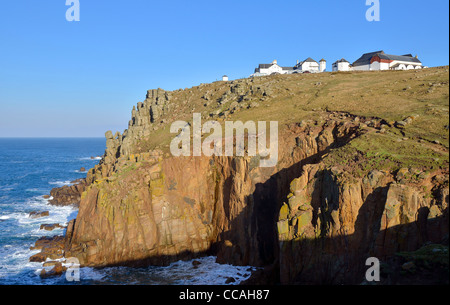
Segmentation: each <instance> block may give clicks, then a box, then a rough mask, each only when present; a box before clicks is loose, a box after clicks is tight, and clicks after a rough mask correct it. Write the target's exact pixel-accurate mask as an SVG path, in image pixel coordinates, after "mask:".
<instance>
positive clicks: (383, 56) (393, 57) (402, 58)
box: [378, 54, 421, 63]
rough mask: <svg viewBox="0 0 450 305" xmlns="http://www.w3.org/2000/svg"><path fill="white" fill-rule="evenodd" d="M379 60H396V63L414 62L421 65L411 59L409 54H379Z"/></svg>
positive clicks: (417, 60) (416, 59)
mask: <svg viewBox="0 0 450 305" xmlns="http://www.w3.org/2000/svg"><path fill="white" fill-rule="evenodd" d="M378 56H379V57H380V59H387V60H398V61H406V62H415V63H421V62H420V60H419V59H418V58H415V57H413V56H412V55H411V54H408V55H389V54H380V55H378Z"/></svg>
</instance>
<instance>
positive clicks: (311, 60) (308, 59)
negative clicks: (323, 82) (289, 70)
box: [302, 57, 317, 63]
mask: <svg viewBox="0 0 450 305" xmlns="http://www.w3.org/2000/svg"><path fill="white" fill-rule="evenodd" d="M304 62H315V63H317V61H315V60H314V59H312V58H311V57H308V58H307V59H305V60H304V61H302V63H304Z"/></svg>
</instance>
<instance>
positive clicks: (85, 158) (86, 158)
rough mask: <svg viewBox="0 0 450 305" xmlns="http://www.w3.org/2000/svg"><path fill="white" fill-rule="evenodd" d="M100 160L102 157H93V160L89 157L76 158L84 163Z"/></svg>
mask: <svg viewBox="0 0 450 305" xmlns="http://www.w3.org/2000/svg"><path fill="white" fill-rule="evenodd" d="M101 159H102V157H94V158H91V157H84V158H78V160H80V161H85V160H90V161H98V160H101Z"/></svg>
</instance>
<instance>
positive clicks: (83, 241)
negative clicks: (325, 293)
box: [64, 67, 449, 283]
mask: <svg viewBox="0 0 450 305" xmlns="http://www.w3.org/2000/svg"><path fill="white" fill-rule="evenodd" d="M446 71H448V68H447V67H444V68H440V69H429V70H428V71H427V70H423V71H413V72H410V71H408V72H401V73H397V72H395V73H391V74H386V73H384V74H383V73H354V74H348V73H343V74H334V73H333V74H332V73H325V74H322V75H290V76H271V77H265V78H260V79H244V80H238V81H234V82H227V83H224V82H217V83H213V84H207V85H200V86H198V87H194V88H191V89H185V90H177V91H173V92H166V91H164V90H161V89H157V90H150V91H148V93H147V97H146V99H145V101H144V102H142V103H138V105H137V107H133V110H132V113H131V120H130V122H129V128H128V129H127V130H126V131H125V132H124V133H123V134H120V133H116V134H114V135H113V133H112V132H107V133H106V141H107V150H106V151H105V154H104V156H103V158H102V160H101V162H100V163H99V165H97V166H96V167H95V168H93V169H91V170H90V171H89V173H88V175H87V178H86V181H85V184H86V186H85V190H84V192H83V193H82V195H81V199H80V201H81V202H80V208H79V213H78V216H77V218H76V220H74V221H72V222H71V223H70V224H69V227H68V229H67V233H66V237H65V243H64V255H65V257H77V258H79V259H80V262H81V263H82V264H83V265H86V266H108V265H131V266H141V265H148V264H152V265H166V264H168V263H170V262H173V261H175V260H179V259H189V258H193V257H197V256H201V255H205V254H215V255H217V260H218V261H219V262H221V263H232V264H239V265H253V266H268V265H270V266H272V270H275V271H274V272H273V274H272V280H273V281H275V282H282V283H357V282H361V281H362V278H363V270H364V262H365V260H366V259H367V257H369V256H375V257H378V258H380V259H385V258H387V257H390V256H392V255H394V254H395V253H397V252H400V251H414V250H417V249H418V248H419V247H420V246H422V245H424V244H426V243H427V242H434V243H440V242H442V240H443V239H445V237H446V236H448V200H449V199H448V131H445V127H444V124H443V122H444V120H445V119H447V120H448V74H447V72H446ZM429 81H430V82H431V84H432V85H429ZM404 83H408V84H411V85H410V86H408V87H407V88H409V89H404ZM433 84H435V85H433ZM427 86H431V87H433V90H432V91H430V92H429V88H425V87H427ZM412 88H413V89H412ZM377 90H378V91H377ZM411 90H414V92H413V93H412V92H411ZM379 91H380V92H379ZM413 97H414V98H413ZM389 98H391V102H390V103H387V102H386V99H389ZM364 99H367V100H366V101H365V102H362V101H361V100H364ZM398 100H401V101H402V102H403V103H404V104H402V106H401V107H398V103H397V101H398ZM418 100H420V101H418ZM364 103H365V105H364ZM386 103H387V104H386ZM417 103H421V104H420V105H421V106H420V107H421V108H417V107H416V106H417ZM422 103H425V105H422ZM350 110H351V111H350ZM419 110H420V111H419ZM412 111H417V112H419V113H413V112H412ZM193 112H198V113H201V116H202V119H205V120H206V119H214V120H218V121H219V122H223V120H249V119H253V120H267V121H268V120H277V121H278V122H279V124H280V128H279V143H278V147H279V159H278V163H277V165H276V166H275V167H271V168H263V167H259V162H260V158H259V157H258V156H256V157H250V156H246V157H218V156H213V157H205V156H203V157H174V156H171V154H170V153H169V152H168V143H169V141H170V139H171V138H172V137H173V136H174V135H170V133H169V132H168V126H170V123H172V122H174V121H175V120H179V119H182V120H186V121H188V122H189V120H190V119H192V113H193ZM405 112H407V113H405ZM441 125H442V126H441ZM423 126H425V127H423ZM431 126H434V127H431ZM83 188H84V185H83ZM447 238H448V237H447Z"/></svg>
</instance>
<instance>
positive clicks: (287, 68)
mask: <svg viewBox="0 0 450 305" xmlns="http://www.w3.org/2000/svg"><path fill="white" fill-rule="evenodd" d="M281 69H283V70H294V67H281Z"/></svg>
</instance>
